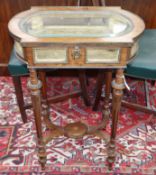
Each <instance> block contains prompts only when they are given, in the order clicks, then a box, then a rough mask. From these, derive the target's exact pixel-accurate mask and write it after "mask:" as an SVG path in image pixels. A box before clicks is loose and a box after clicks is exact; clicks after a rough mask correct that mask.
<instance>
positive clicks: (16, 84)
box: [12, 76, 27, 123]
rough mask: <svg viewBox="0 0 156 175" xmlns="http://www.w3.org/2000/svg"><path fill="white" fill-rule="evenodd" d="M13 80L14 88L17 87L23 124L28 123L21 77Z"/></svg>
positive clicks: (15, 77) (14, 77) (16, 91)
mask: <svg viewBox="0 0 156 175" xmlns="http://www.w3.org/2000/svg"><path fill="white" fill-rule="evenodd" d="M12 80H13V83H14V87H15V93H16V98H17V104H18V106H19V110H20V114H21V117H22V120H23V122H24V123H26V122H27V116H26V112H25V107H24V99H23V91H22V85H21V79H20V77H19V76H13V77H12Z"/></svg>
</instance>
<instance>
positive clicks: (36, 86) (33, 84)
mask: <svg viewBox="0 0 156 175" xmlns="http://www.w3.org/2000/svg"><path fill="white" fill-rule="evenodd" d="M29 71H30V80H29V81H28V87H29V88H30V90H31V96H32V104H33V110H34V116H35V124H36V131H37V137H38V156H39V162H40V164H41V167H42V169H45V164H46V150H45V144H44V142H43V136H42V124H41V123H42V121H41V96H40V88H41V81H40V80H38V78H37V74H36V71H35V70H34V69H30V70H29Z"/></svg>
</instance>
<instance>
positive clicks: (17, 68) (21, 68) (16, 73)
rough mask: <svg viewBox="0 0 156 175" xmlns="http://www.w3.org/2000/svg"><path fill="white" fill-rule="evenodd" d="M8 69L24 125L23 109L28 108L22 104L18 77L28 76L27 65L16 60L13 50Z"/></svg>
mask: <svg viewBox="0 0 156 175" xmlns="http://www.w3.org/2000/svg"><path fill="white" fill-rule="evenodd" d="M8 69H9V72H10V75H11V76H12V79H13V83H14V87H15V94H16V98H17V103H18V106H19V110H20V113H21V117H22V120H23V122H24V123H25V122H27V117H26V113H25V109H27V108H28V107H29V106H26V105H25V104H24V100H23V92H22V85H21V79H20V77H21V76H25V75H28V74H29V72H28V69H27V65H26V64H25V63H23V62H22V61H20V60H19V59H17V56H16V54H15V51H14V49H13V50H12V52H11V56H10V61H9V64H8Z"/></svg>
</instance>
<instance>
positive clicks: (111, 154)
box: [108, 69, 125, 170]
mask: <svg viewBox="0 0 156 175" xmlns="http://www.w3.org/2000/svg"><path fill="white" fill-rule="evenodd" d="M123 76H124V74H123V70H122V69H119V70H117V73H116V79H115V80H114V81H113V82H112V87H113V99H112V103H113V104H112V126H111V137H110V143H109V148H108V163H109V169H110V170H111V169H112V164H113V163H114V161H115V138H116V132H117V124H118V114H119V112H120V107H121V100H122V96H123V89H124V87H125V86H124V79H123Z"/></svg>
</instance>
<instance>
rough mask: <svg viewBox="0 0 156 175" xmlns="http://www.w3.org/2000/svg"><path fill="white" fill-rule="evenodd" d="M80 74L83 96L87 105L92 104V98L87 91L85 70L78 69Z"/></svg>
mask: <svg viewBox="0 0 156 175" xmlns="http://www.w3.org/2000/svg"><path fill="white" fill-rule="evenodd" d="M78 74H79V81H80V86H81V89H82V97H83V99H84V102H85V104H86V106H90V105H91V104H90V100H89V96H88V92H87V79H86V74H85V70H78Z"/></svg>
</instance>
